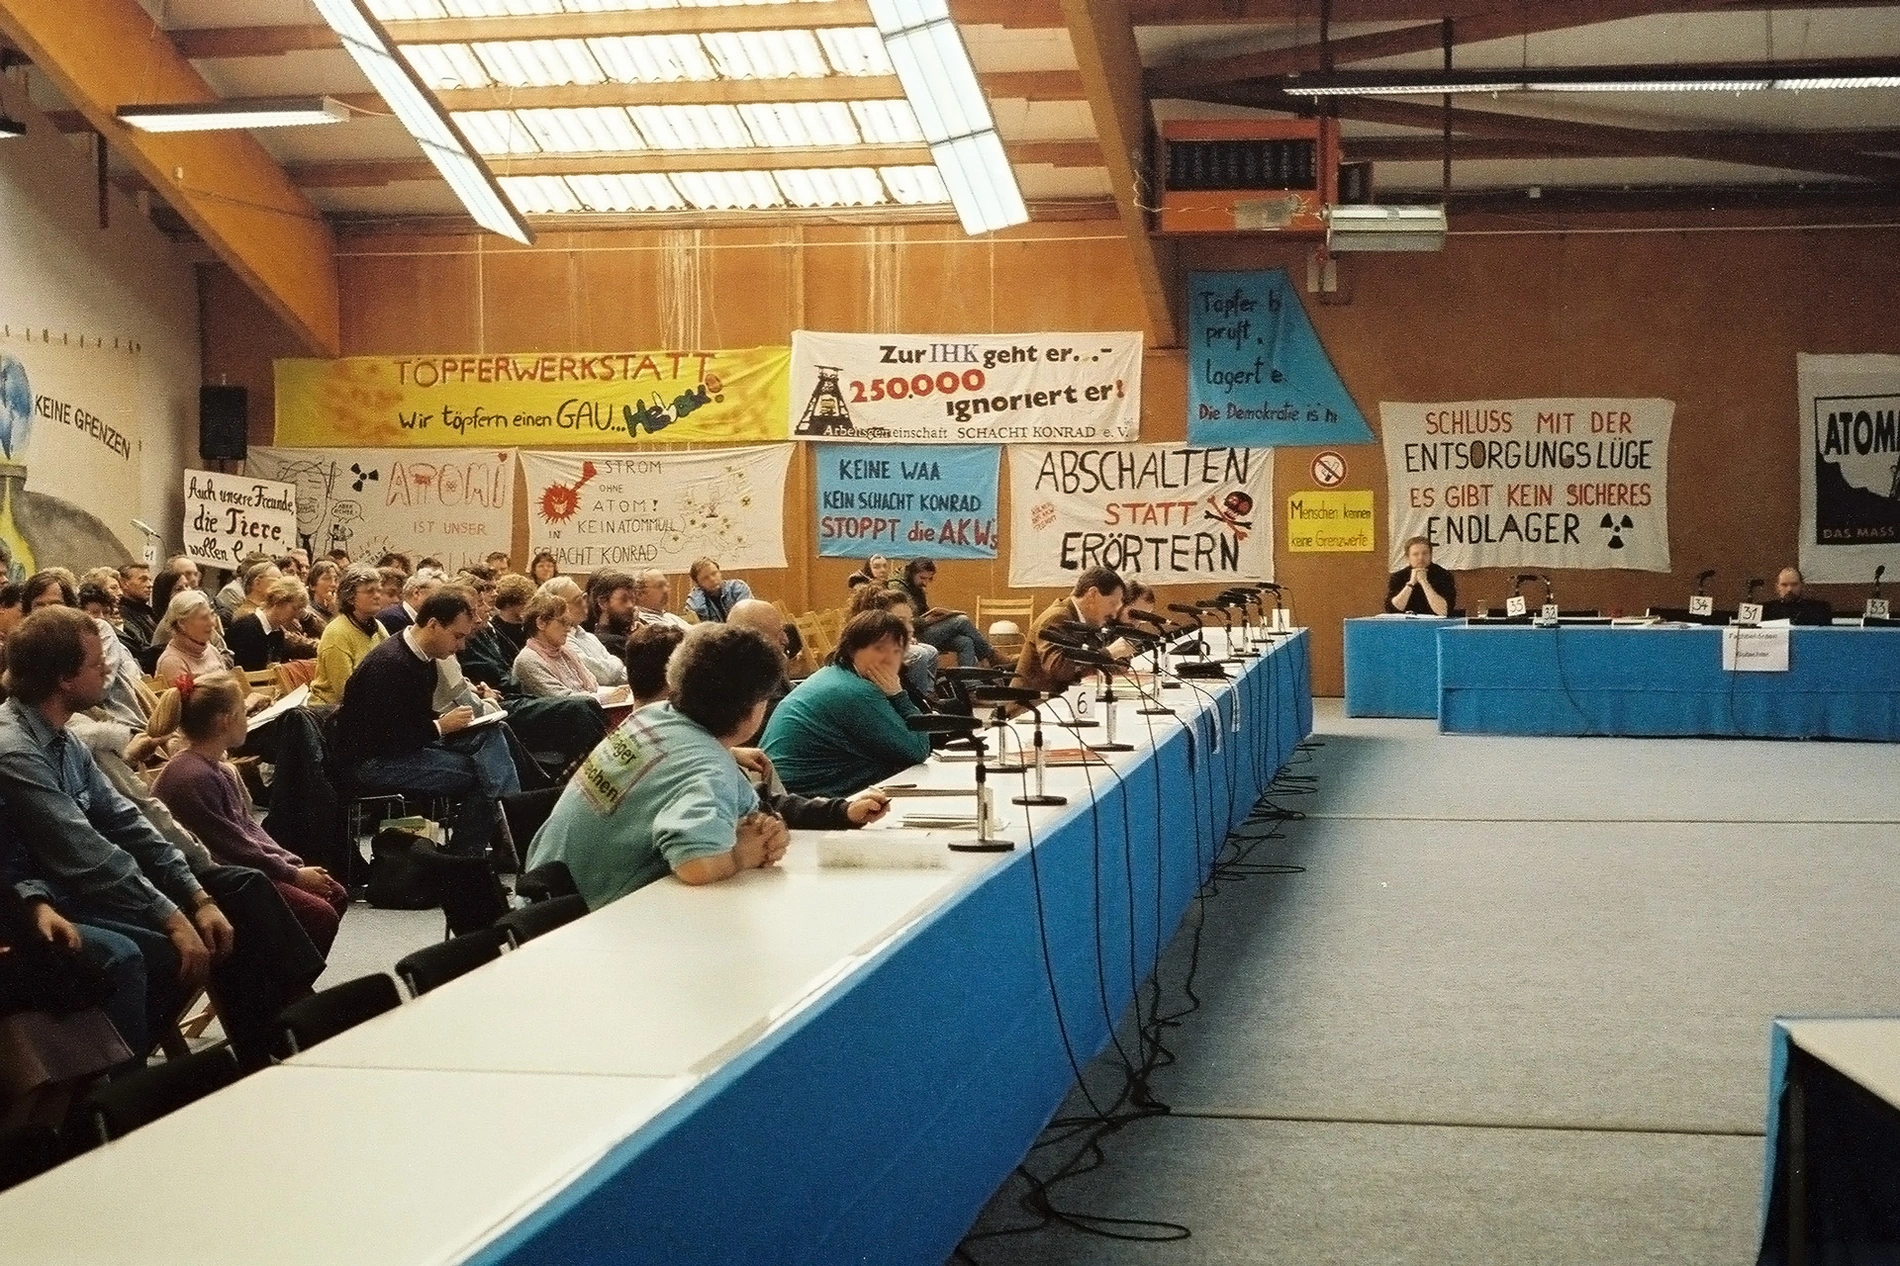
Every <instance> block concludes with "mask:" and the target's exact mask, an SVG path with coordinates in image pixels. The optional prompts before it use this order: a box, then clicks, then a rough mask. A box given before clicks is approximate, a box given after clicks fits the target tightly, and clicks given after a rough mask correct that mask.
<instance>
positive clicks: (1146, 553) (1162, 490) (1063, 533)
mask: <svg viewBox="0 0 1900 1266" xmlns="http://www.w3.org/2000/svg"><path fill="white" fill-rule="evenodd" d="M1009 500H1010V512H1009V514H1010V540H1009V583H1010V585H1011V586H1012V587H1014V588H1021V589H1028V588H1034V587H1036V586H1039V585H1062V586H1065V587H1066V586H1069V585H1073V584H1074V583H1075V577H1076V574H1077V573H1078V572H1080V571H1082V570H1083V569H1085V568H1089V567H1112V568H1114V569H1115V570H1116V571H1118V572H1120V573H1121V574H1122V576H1123V577H1124V578H1127V579H1139V580H1141V581H1143V582H1145V583H1147V584H1150V585H1173V584H1207V585H1224V584H1227V583H1230V582H1232V581H1245V580H1272V579H1273V519H1274V509H1273V453H1272V452H1271V451H1270V450H1268V449H1259V448H1189V447H1186V446H1180V445H1173V444H1138V445H1123V446H1120V447H1100V448H1072V447H1062V448H1044V447H1036V446H1031V445H1015V446H1012V447H1011V448H1010V450H1009Z"/></svg>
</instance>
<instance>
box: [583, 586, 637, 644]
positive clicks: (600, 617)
mask: <svg viewBox="0 0 1900 1266" xmlns="http://www.w3.org/2000/svg"><path fill="white" fill-rule="evenodd" d="M633 588H634V581H633V577H632V576H630V575H628V574H627V573H626V572H624V571H613V570H607V571H598V572H595V573H594V575H593V576H592V577H591V578H590V579H589V580H588V582H587V607H588V618H587V623H586V625H585V626H584V627H585V628H586V629H587V631H588V632H589V633H592V634H593V635H594V638H595V640H596V641H598V642H599V643H600V644H601V645H602V646H603V647H605V648H606V650H607V653H608V654H609V655H612V656H613V657H614V658H615V659H618V658H620V652H621V651H622V650H624V649H625V648H626V645H627V634H629V633H631V632H633V629H634V625H635V624H637V623H638V620H637V619H636V618H635V615H634V601H633Z"/></svg>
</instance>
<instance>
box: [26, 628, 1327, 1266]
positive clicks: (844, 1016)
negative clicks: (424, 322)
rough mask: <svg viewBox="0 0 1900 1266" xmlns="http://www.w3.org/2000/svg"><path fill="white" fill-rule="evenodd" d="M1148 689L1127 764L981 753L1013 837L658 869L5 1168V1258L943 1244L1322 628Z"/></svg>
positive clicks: (950, 766) (1287, 739)
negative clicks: (680, 872)
mask: <svg viewBox="0 0 1900 1266" xmlns="http://www.w3.org/2000/svg"><path fill="white" fill-rule="evenodd" d="M1166 698H1167V701H1168V703H1169V704H1170V705H1171V706H1173V707H1175V708H1176V709H1177V710H1178V711H1179V712H1180V714H1181V715H1180V719H1179V720H1176V719H1174V718H1170V717H1140V716H1137V715H1136V714H1135V712H1134V709H1133V707H1132V706H1128V705H1124V708H1125V710H1124V712H1123V713H1122V716H1121V724H1120V737H1121V738H1123V739H1124V740H1125V741H1129V742H1134V743H1137V744H1138V745H1139V746H1140V747H1141V748H1142V749H1143V750H1140V751H1137V752H1132V753H1119V754H1115V755H1114V756H1112V757H1111V758H1110V762H1111V765H1112V770H1109V769H1102V768H1094V769H1084V768H1077V767H1068V768H1055V769H1051V770H1050V771H1049V786H1050V790H1052V791H1055V792H1058V793H1059V794H1063V795H1066V796H1068V797H1069V804H1068V805H1066V806H1063V807H1057V808H1034V809H1027V810H1025V809H1022V808H1017V807H1013V806H1010V805H1009V804H1008V796H1009V795H1010V794H1012V793H1013V792H1015V791H1018V790H1020V789H1021V785H1022V782H1023V781H1024V780H1023V779H1021V778H1017V777H1013V776H1012V777H1010V778H1007V779H1004V778H998V779H997V780H996V787H997V793H998V795H997V798H998V801H999V805H998V807H999V809H1000V811H1001V813H1002V814H1003V817H1004V825H1003V833H1004V834H1007V835H1010V836H1011V837H1013V838H1014V839H1016V840H1017V841H1018V842H1019V845H1020V846H1021V847H1019V849H1018V851H1016V852H1014V853H1008V854H949V855H948V864H947V865H946V866H945V867H943V868H942V869H919V870H853V869H827V870H821V869H820V868H819V867H818V865H817V863H816V858H815V856H814V855H813V850H812V849H811V848H810V847H809V846H808V845H809V841H808V840H806V841H802V842H801V841H800V840H797V839H795V840H794V845H793V848H792V850H791V852H790V853H789V854H788V856H787V858H786V860H785V862H784V864H783V865H782V866H781V867H779V868H778V869H776V870H774V871H765V872H750V873H747V874H744V875H741V876H739V877H737V878H736V879H734V880H732V881H730V882H727V883H723V884H718V885H713V886H709V887H704V888H692V887H688V886H687V885H684V884H679V883H676V882H673V881H670V880H663V881H661V882H659V883H656V884H653V885H650V886H649V887H647V888H644V889H642V890H640V891H639V892H636V893H633V894H631V895H630V896H628V897H626V898H624V899H622V900H620V901H618V902H615V903H613V904H612V905H610V906H608V907H606V908H605V909H603V910H600V911H597V912H595V913H593V914H591V915H589V916H588V917H586V918H584V919H582V920H579V921H578V922H575V923H573V924H570V925H568V926H566V927H564V928H561V929H558V930H556V931H555V932H552V933H550V934H548V935H546V936H543V937H541V938H539V939H537V940H535V941H533V942H531V943H530V944H528V945H527V946H524V947H523V948H522V949H521V950H519V951H517V952H515V953H512V954H507V955H504V956H503V957H502V959H501V960H500V961H498V962H495V963H492V964H489V965H487V966H484V967H482V968H480V969H479V970H477V971H475V972H473V973H471V974H470V975H468V976H465V977H463V978H461V979H459V980H456V981H453V982H451V983H450V984H448V985H446V986H444V987H442V988H440V989H437V990H435V991H433V992H431V993H429V994H427V995H425V996H424V997H422V998H420V999H417V1000H415V1001H413V1002H410V1003H408V1004H406V1005H404V1006H403V1007H400V1008H398V1009H397V1010H396V1011H394V1012H391V1013H389V1014H387V1015H384V1016H380V1017H377V1018H376V1019H374V1020H372V1021H370V1022H368V1023H366V1024H364V1025H361V1026H359V1027H357V1028H356V1029H354V1030H352V1031H350V1032H349V1033H346V1034H344V1035H342V1036H339V1037H337V1038H334V1039H332V1040H331V1041H329V1042H326V1043H323V1044H322V1045H320V1046H318V1047H315V1048H313V1049H312V1050H310V1051H307V1052H305V1053H304V1054H302V1055H300V1056H298V1057H297V1058H296V1059H294V1060H292V1061H291V1062H290V1063H289V1064H286V1065H284V1066H281V1067H278V1068H273V1069H269V1070H266V1071H265V1072H263V1073H260V1074H258V1075H256V1076H254V1077H251V1078H248V1079H246V1080H245V1081H244V1082H242V1083H240V1084H239V1085H238V1086H236V1087H234V1088H232V1089H231V1090H228V1091H225V1092H222V1093H220V1094H218V1095H214V1096H212V1097H211V1098H210V1099H207V1100H205V1101H203V1102H201V1103H199V1104H195V1105H193V1106H192V1107H190V1108H187V1109H185V1110H183V1111H181V1112H178V1113H175V1114H173V1115H172V1116H170V1117H167V1118H165V1119H163V1120H161V1121H158V1122H156V1123H154V1124H152V1125H150V1126H148V1127H146V1128H145V1129H143V1130H140V1131H137V1132H135V1133H134V1134H132V1135H130V1136H128V1137H127V1138H126V1139H123V1140H121V1141H119V1142H117V1143H114V1144H111V1145H109V1146H107V1147H105V1148H102V1149H100V1150H98V1151H96V1152H93V1153H89V1154H87V1155H85V1156H82V1157H80V1158H78V1159H76V1160H74V1161H72V1162H69V1163H68V1164H67V1165H65V1166H62V1167H61V1168H60V1169H58V1170H55V1171H53V1172H52V1173H51V1174H48V1175H46V1176H43V1177H42V1178H39V1179H36V1180H34V1181H33V1182H30V1183H28V1184H25V1185H24V1186H22V1187H19V1188H16V1189H15V1190H13V1191H11V1192H8V1193H5V1194H0V1224H4V1225H5V1226H6V1227H7V1231H6V1232H5V1233H4V1234H0V1263H11V1262H21V1263H29V1262H30V1263H33V1264H34V1266H41V1264H42V1263H45V1262H48V1261H59V1262H67V1261H70V1262H86V1263H112V1262H134V1261H136V1262H139V1263H141V1264H145V1266H162V1264H164V1263H178V1266H198V1264H199V1263H200V1262H202V1261H203V1260H204V1258H205V1256H206V1254H207V1253H208V1252H209V1253H210V1254H211V1255H212V1256H214V1257H215V1256H218V1255H220V1253H230V1254H236V1255H240V1256H242V1257H244V1258H246V1259H247V1260H256V1261H269V1262H272V1263H280V1262H287V1263H295V1262H305V1261H309V1262H319V1261H320V1262H349V1263H362V1264H363V1266H407V1264H409V1263H433V1262H451V1261H465V1260H474V1261H479V1262H491V1261H492V1262H501V1261H508V1262H511V1263H518V1262H539V1261H547V1262H563V1263H570V1262H577V1261H601V1262H607V1261H614V1262H620V1261H664V1262H668V1263H679V1262H685V1261H736V1260H768V1259H769V1260H775V1261H776V1260H799V1259H804V1260H811V1261H822V1260H846V1259H849V1260H858V1259H861V1258H863V1257H864V1256H865V1255H866V1254H867V1253H869V1254H871V1255H873V1256H875V1255H877V1254H878V1253H884V1254H886V1256H885V1257H884V1258H883V1259H884V1260H923V1259H931V1260H941V1259H942V1257H943V1256H944V1255H945V1254H946V1253H947V1252H948V1250H949V1247H950V1246H951V1245H953V1244H954V1242H955V1239H956V1237H957V1235H958V1234H960V1233H961V1230H962V1229H963V1228H964V1227H966V1226H967V1225H968V1223H969V1220H970V1219H971V1218H972V1217H973V1216H974V1215H975V1213H976V1211H977V1209H978V1208H980V1206H981V1203H982V1201H983V1199H984V1198H985V1197H986V1196H987V1195H988V1193H989V1192H990V1191H991V1190H992V1189H993V1188H994V1187H995V1185H996V1183H997V1182H999V1181H1000V1180H1001V1179H1002V1177H1003V1176H1004V1175H1005V1174H1006V1173H1007V1172H1008V1170H1009V1168H1010V1167H1011V1166H1013V1165H1014V1164H1015V1162H1016V1161H1017V1160H1018V1159H1020V1157H1021V1155H1022V1154H1023V1151H1024V1149H1026V1148H1027V1146H1028V1144H1029V1142H1030V1141H1032V1140H1033V1138H1034V1136H1035V1133H1036V1132H1037V1131H1038V1130H1039V1129H1040V1128H1041V1125H1042V1124H1043V1123H1044V1122H1046V1121H1047V1119H1048V1117H1049V1114H1050V1113H1052V1112H1053V1111H1054V1110H1055V1107H1056V1106H1057V1104H1058V1103H1059V1102H1060V1100H1061V1097H1062V1094H1063V1092H1064V1091H1065V1090H1066V1089H1067V1085H1068V1081H1069V1072H1068V1067H1067V1063H1066V1059H1065V1056H1064V1054H1063V1052H1062V1048H1061V1046H1060V1045H1058V1044H1057V1027H1058V1021H1059V1022H1060V1025H1061V1026H1062V1027H1063V1028H1064V1029H1065V1031H1066V1032H1067V1033H1068V1041H1069V1042H1070V1043H1071V1044H1072V1046H1073V1047H1074V1048H1075V1053H1076V1054H1077V1055H1079V1056H1080V1057H1081V1058H1088V1057H1089V1056H1091V1055H1093V1054H1094V1052H1095V1051H1097V1050H1099V1049H1101V1048H1102V1046H1103V1045H1105V1043H1106V1041H1107V1035H1108V1031H1109V1028H1110V1026H1111V1025H1112V1024H1113V1022H1114V1020H1115V1019H1116V1017H1117V1016H1118V1014H1119V1010H1120V1008H1122V1007H1125V1006H1126V1005H1127V1001H1128V999H1129V997H1130V996H1131V995H1132V993H1133V989H1134V985H1135V980H1134V979H1133V976H1134V975H1135V974H1141V975H1145V973H1146V970H1147V969H1148V967H1150V966H1151V965H1152V962H1153V959H1154V957H1155V955H1156V954H1158V952H1159V949H1160V947H1161V946H1162V945H1163V944H1165V942H1166V940H1167V938H1168V936H1169V935H1171V933H1172V930H1173V928H1174V926H1175V925H1176V923H1177V922H1178V920H1179V917H1180V914H1181V913H1182V911H1183V910H1184V909H1185V907H1186V903H1187V900H1188V898H1189V897H1190V896H1191V894H1192V892H1193V891H1194V889H1195V888H1196V887H1198V885H1199V883H1200V881H1201V879H1202V878H1204V875H1205V871H1206V868H1207V866H1208V865H1210V864H1211V861H1212V857H1213V853H1214V850H1215V848H1216V847H1217V846H1218V843H1219V840H1220V839H1221V838H1222V837H1224V836H1225V833H1226V831H1227V830H1228V829H1229V828H1230V827H1231V826H1232V825H1233V823H1234V821H1235V820H1236V819H1237V817H1238V816H1240V815H1244V814H1245V813H1246V811H1247V810H1248V808H1249V807H1251V805H1252V804H1253V802H1254V800H1255V798H1256V796H1257V794H1258V791H1259V790H1260V788H1261V786H1263V785H1264V782H1265V781H1267V780H1270V778H1271V776H1272V774H1273V772H1274V771H1276V770H1277V769H1278V768H1279V766H1280V765H1281V764H1282V763H1284V761H1285V759H1286V756H1287V755H1288V754H1290V752H1291V750H1292V748H1293V746H1294V745H1295V744H1296V743H1297V742H1298V741H1299V740H1300V739H1302V738H1303V737H1304V736H1305V734H1306V733H1307V732H1308V731H1309V730H1310V728H1311V696H1310V688H1309V685H1308V677H1307V649H1306V637H1305V635H1304V634H1303V633H1301V634H1298V635H1296V636H1295V637H1293V638H1290V639H1287V640H1285V641H1284V642H1282V643H1280V644H1279V645H1278V647H1277V649H1275V650H1274V652H1273V653H1272V654H1270V655H1268V656H1266V657H1264V658H1263V659H1261V660H1258V661H1254V662H1252V663H1250V664H1249V665H1248V666H1247V667H1246V668H1245V669H1244V670H1243V675H1242V676H1241V677H1240V678H1239V680H1237V681H1236V682H1234V683H1210V682H1202V683H1196V685H1195V686H1194V687H1190V688H1185V689H1179V690H1173V691H1169V692H1167V695H1166ZM1237 707H1238V708H1239V712H1238V713H1236V708H1237ZM1236 727H1238V728H1236ZM1018 729H1019V731H1020V734H1021V737H1023V738H1024V739H1027V736H1028V729H1027V726H1026V724H1021V723H1018ZM1100 734H1101V731H1099V730H1096V731H1089V732H1087V735H1086V736H1087V737H1091V738H1094V737H1099V736H1100ZM1151 735H1152V737H1153V739H1154V740H1155V743H1154V745H1153V746H1151V745H1150V742H1149V739H1150V736H1151ZM1050 742H1051V745H1052V746H1073V745H1074V743H1075V738H1074V736H1073V735H1070V734H1068V733H1066V732H1065V731H1061V730H1052V731H1051V732H1050ZM970 780H971V766H970V765H969V764H968V763H964V762H946V761H939V760H934V759H933V760H932V761H930V762H928V763H926V764H925V765H922V766H919V767H915V768H913V769H911V770H908V771H906V772H905V773H903V774H901V775H898V776H896V777H895V778H893V779H891V781H893V782H910V783H917V784H921V785H925V786H939V787H951V788H954V787H967V786H968V785H969V783H970ZM1091 788H1092V790H1091ZM970 804H971V801H970V799H969V798H968V797H963V798H956V799H953V798H915V799H912V798H906V799H900V800H898V801H896V802H895V805H894V808H893V813H892V815H891V818H892V820H893V821H894V820H895V819H897V818H899V817H901V816H902V815H904V814H908V813H933V812H934V813H942V812H957V811H967V810H968V807H969V806H970ZM1190 805H1191V814H1190ZM1164 821H1165V822H1167V823H1169V825H1168V826H1167V827H1165V828H1164V827H1163V826H1162V825H1161V824H1162V823H1163V822H1164ZM872 829H873V830H874V831H875V830H876V829H877V828H872ZM1032 840H1033V841H1034V844H1035V849H1034V856H1033V858H1032V856H1031V853H1030V851H1029V848H1028V845H1029V844H1030V842H1031V841H1032ZM801 843H802V844H803V845H806V846H801ZM1032 861H1033V862H1035V863H1036V864H1035V865H1033V866H1032V865H1031V864H1030V863H1031V862H1032ZM1105 863H1106V866H1107V869H1108V872H1109V876H1110V878H1109V880H1107V881H1104V880H1103V878H1102V871H1103V867H1104V864H1105ZM1032 880H1033V885H1032ZM1124 886H1125V888H1126V892H1127V893H1128V894H1132V896H1133V898H1134V899H1133V900H1132V901H1130V900H1128V898H1127V897H1126V896H1124V895H1123V894H1124ZM1032 887H1033V891H1034V893H1036V894H1037V895H1036V896H1035V897H1034V898H1032V896H1031V893H1032ZM1091 893H1092V895H1091ZM1032 900H1033V901H1035V902H1040V903H1041V904H1042V906H1043V909H1042V915H1041V918H1042V930H1041V934H1040V935H1039V934H1038V922H1037V920H1038V914H1037V908H1036V906H1035V905H1033V904H1032ZM1044 938H1046V941H1047V944H1048V945H1049V947H1050V948H1049V959H1048V964H1047V967H1045V963H1044V960H1043V957H1042V951H1041V950H1040V948H1038V946H1039V944H1040V943H1042V941H1043V940H1044ZM1104 938H1106V940H1105V944H1106V957H1105V959H1104V956H1103V949H1102V945H1103V944H1104ZM1104 961H1105V962H1106V964H1107V975H1106V976H1103V975H1102V974H1101V973H1100V972H1098V970H1097V968H1098V964H1100V963H1102V962H1104ZM1137 963H1138V964H1139V970H1138V971H1137V967H1136V965H1137ZM1048 972H1053V973H1054V974H1055V977H1056V980H1057V982H1058V983H1057V997H1058V998H1059V1000H1060V1009H1061V1014H1060V1015H1058V1013H1057V1011H1056V1007H1055V1006H1054V1005H1053V1004H1052V1002H1051V999H1050V995H1049V986H1048V984H1047V983H1046V982H1047V973H1048ZM1101 997H1105V998H1107V999H1109V1000H1110V1002H1112V1004H1113V1005H1112V1006H1110V1005H1108V1004H1106V1003H1104V1004H1101V1005H1099V1006H1098V1005H1097V1002H1096V1000H1097V999H1098V998H1101ZM734 1189H743V1190H746V1191H748V1192H749V1193H752V1195H750V1196H749V1197H748V1199H747V1200H745V1201H743V1202H739V1203H737V1204H730V1203H727V1202H723V1201H713V1200H708V1199H704V1198H701V1196H702V1190H703V1191H714V1192H724V1191H730V1190H734ZM87 1211H96V1212H97V1213H98V1214H99V1215H100V1216H86V1212H87ZM22 1228H30V1231H29V1232H28V1233H26V1234H22V1233H21V1229H22ZM794 1243H804V1244H807V1245H808V1246H809V1248H808V1251H807V1250H801V1251H800V1252H799V1253H797V1254H794V1253H792V1252H791V1251H790V1250H789V1249H788V1247H787V1246H788V1245H791V1244H794ZM932 1254H934V1258H932V1256H931V1255H932Z"/></svg>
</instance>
